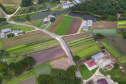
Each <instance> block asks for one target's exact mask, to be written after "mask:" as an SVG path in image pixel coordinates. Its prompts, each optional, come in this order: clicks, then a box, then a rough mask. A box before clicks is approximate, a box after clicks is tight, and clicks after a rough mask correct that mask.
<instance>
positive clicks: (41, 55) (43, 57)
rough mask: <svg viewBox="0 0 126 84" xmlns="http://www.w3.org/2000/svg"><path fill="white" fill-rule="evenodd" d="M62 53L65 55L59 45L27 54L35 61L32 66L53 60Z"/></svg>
mask: <svg viewBox="0 0 126 84" xmlns="http://www.w3.org/2000/svg"><path fill="white" fill-rule="evenodd" d="M64 55H65V52H64V51H63V49H62V48H61V47H60V46H59V47H55V48H51V49H48V50H44V51H41V52H37V53H33V54H30V55H29V56H31V57H32V58H33V59H34V60H35V61H36V62H35V64H34V66H37V65H40V64H43V63H46V62H49V61H51V60H54V59H56V58H59V57H62V56H64Z"/></svg>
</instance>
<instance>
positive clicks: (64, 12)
mask: <svg viewBox="0 0 126 84" xmlns="http://www.w3.org/2000/svg"><path fill="white" fill-rule="evenodd" d="M67 13H68V11H54V12H53V14H56V15H60V14H67Z"/></svg>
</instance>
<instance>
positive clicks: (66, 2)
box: [60, 1, 74, 9]
mask: <svg viewBox="0 0 126 84" xmlns="http://www.w3.org/2000/svg"><path fill="white" fill-rule="evenodd" d="M60 3H61V5H62V8H63V9H66V8H70V7H72V6H74V5H73V4H72V2H70V1H60Z"/></svg>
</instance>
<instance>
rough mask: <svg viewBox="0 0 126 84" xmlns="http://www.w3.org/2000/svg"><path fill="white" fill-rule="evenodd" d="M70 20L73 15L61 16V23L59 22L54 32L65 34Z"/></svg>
mask: <svg viewBox="0 0 126 84" xmlns="http://www.w3.org/2000/svg"><path fill="white" fill-rule="evenodd" d="M72 20H73V17H68V16H65V17H64V18H63V20H62V21H61V23H60V24H59V26H58V28H57V29H56V31H55V34H58V35H65V34H66V32H67V29H68V28H69V26H70V24H71V22H72Z"/></svg>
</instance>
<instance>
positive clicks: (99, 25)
mask: <svg viewBox="0 0 126 84" xmlns="http://www.w3.org/2000/svg"><path fill="white" fill-rule="evenodd" d="M117 27H118V23H117V21H116V22H94V23H93V29H96V30H98V29H100V30H101V29H117Z"/></svg>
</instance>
